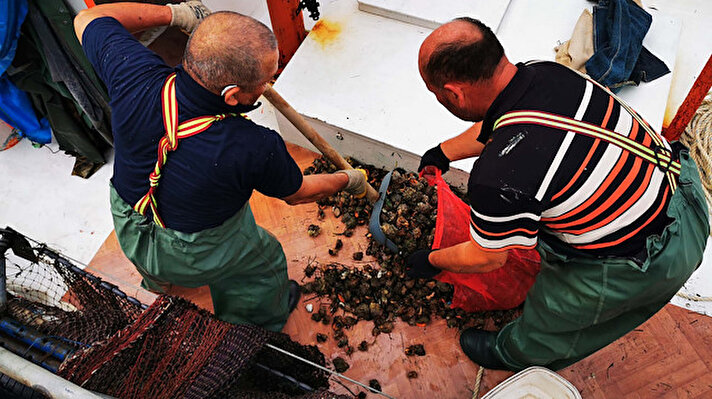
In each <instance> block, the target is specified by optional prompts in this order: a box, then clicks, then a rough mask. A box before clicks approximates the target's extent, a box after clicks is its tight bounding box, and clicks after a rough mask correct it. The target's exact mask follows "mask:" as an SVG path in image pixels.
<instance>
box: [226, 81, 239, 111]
mask: <svg viewBox="0 0 712 399" xmlns="http://www.w3.org/2000/svg"><path fill="white" fill-rule="evenodd" d="M239 93H240V88H239V87H237V86H235V87H232V88H230V90H228V91H226V92H225V94H224V95H223V99H224V100H225V104H227V105H230V106H232V107H234V106H236V105H237V103H238V101H237V95H238V94H239Z"/></svg>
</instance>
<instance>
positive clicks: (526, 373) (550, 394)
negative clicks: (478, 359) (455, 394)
mask: <svg viewBox="0 0 712 399" xmlns="http://www.w3.org/2000/svg"><path fill="white" fill-rule="evenodd" d="M482 399H581V394H580V393H579V391H578V390H577V389H576V387H574V386H573V385H572V384H571V383H570V382H568V381H566V380H565V379H564V378H563V377H561V376H560V375H558V374H556V373H555V372H553V371H551V370H549V369H546V368H544V367H529V368H528V369H526V370H522V371H520V372H518V373H517V374H515V375H513V376H511V377H509V378H507V379H506V380H504V381H503V382H502V383H501V384H499V385H497V386H496V387H494V388H493V389H492V390H491V391H489V392H487V394H486V395H485V396H483V397H482Z"/></svg>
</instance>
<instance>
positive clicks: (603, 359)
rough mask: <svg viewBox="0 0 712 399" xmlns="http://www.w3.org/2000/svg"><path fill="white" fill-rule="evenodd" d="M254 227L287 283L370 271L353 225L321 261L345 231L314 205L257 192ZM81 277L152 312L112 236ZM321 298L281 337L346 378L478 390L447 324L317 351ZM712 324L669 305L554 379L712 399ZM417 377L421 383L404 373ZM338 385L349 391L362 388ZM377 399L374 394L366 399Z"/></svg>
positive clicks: (202, 296)
mask: <svg viewBox="0 0 712 399" xmlns="http://www.w3.org/2000/svg"><path fill="white" fill-rule="evenodd" d="M289 151H290V153H291V154H292V156H293V157H294V159H295V160H296V161H297V163H298V164H299V165H300V167H302V168H304V167H306V166H308V165H309V164H311V162H312V160H313V159H314V157H315V156H316V154H315V153H313V152H311V151H308V150H305V149H303V148H301V147H297V146H294V145H289ZM250 205H251V207H252V211H253V213H254V215H255V220H256V221H257V223H258V224H260V225H261V226H263V227H264V228H266V229H267V230H269V231H270V232H272V233H273V234H274V235H276V236H277V238H278V239H279V241H280V242H281V243H282V246H283V247H284V251H285V253H286V255H287V261H288V267H289V276H290V278H292V279H294V280H297V281H303V280H304V279H303V278H304V274H303V269H304V267H305V266H306V265H307V264H308V263H309V262H313V261H314V260H316V261H318V262H321V263H327V262H339V263H343V264H345V265H353V266H354V267H359V266H363V265H366V264H368V263H374V260H373V258H370V257H369V256H364V259H363V260H362V261H354V260H352V258H351V254H352V253H353V252H355V251H365V249H366V247H367V245H368V244H367V240H366V237H365V234H366V229H365V227H364V226H360V227H359V229H357V230H356V232H355V234H354V235H353V237H351V238H348V239H343V238H342V239H343V241H344V247H343V249H342V250H341V251H340V252H339V254H338V256H335V257H334V256H331V255H329V254H328V249H329V248H333V246H334V243H335V241H336V238H337V236H334V233H336V232H341V231H343V229H344V228H343V225H342V224H341V222H340V221H339V220H336V219H335V218H334V217H333V215H331V213H330V212H326V215H327V216H326V218H325V219H323V220H318V218H317V206H316V205H314V204H305V205H298V206H289V205H287V204H286V203H284V202H283V201H281V200H278V199H274V198H268V197H265V196H263V195H261V194H259V193H255V194H254V195H253V196H252V199H251V200H250ZM310 224H317V225H319V226H320V227H321V229H322V233H321V234H320V235H319V236H317V237H315V238H310V237H309V236H307V232H306V230H307V226H309V225H310ZM88 270H90V271H92V272H93V273H96V274H98V275H100V276H102V277H103V278H105V279H106V280H108V281H111V282H112V283H115V284H117V285H119V286H120V287H121V289H122V290H123V291H124V292H126V293H127V294H129V295H134V296H136V297H137V298H139V299H140V300H142V301H143V302H144V303H150V302H151V301H152V300H153V298H154V297H155V295H154V294H152V293H150V292H148V291H145V290H143V289H141V288H140V286H139V284H140V281H141V277H140V276H139V274H138V273H137V272H136V271H135V269H134V267H133V265H132V264H131V263H130V262H129V260H128V259H126V257H125V256H124V255H123V253H122V252H121V249H120V248H119V245H118V243H117V241H116V235H115V234H114V233H112V234H111V235H110V236H109V237H108V238H107V240H106V241H105V242H104V244H103V245H102V247H101V248H100V249H99V251H98V252H97V254H96V256H95V257H94V258H93V260H92V261H91V263H90V264H89V268H88ZM171 294H174V295H179V296H183V297H186V298H188V299H190V300H191V301H193V302H194V303H196V304H197V305H199V306H202V307H204V308H206V309H212V303H211V299H210V292H209V289H208V288H207V287H200V288H196V289H188V288H182V287H174V288H173V290H172V291H171ZM318 301H319V299H318V298H315V297H314V296H313V295H305V296H303V298H302V299H301V303H300V304H299V306H298V307H297V309H296V310H295V311H294V312H293V313H292V315H291V316H290V318H289V321H288V322H287V325H286V326H285V328H284V332H285V333H287V334H289V335H290V336H291V337H292V339H294V340H295V341H298V342H300V343H302V344H314V345H318V346H319V348H320V350H321V351H322V352H323V353H324V354H325V356H326V357H327V359H333V358H335V357H337V356H341V357H342V358H344V359H346V360H347V362H348V363H349V364H350V366H351V368H349V370H347V371H346V372H345V373H344V374H345V375H346V376H348V377H350V378H353V379H355V380H358V381H361V382H364V383H366V384H368V381H369V380H371V379H377V380H378V381H379V383H380V384H381V387H382V389H383V392H385V393H387V394H389V395H391V396H393V397H397V398H410V399H417V398H433V397H437V398H443V399H445V398H470V397H472V390H473V389H474V387H475V380H476V376H477V371H478V366H477V365H475V364H474V363H473V362H472V361H470V360H469V359H468V358H467V357H466V356H465V355H464V354H463V353H462V351H461V350H460V347H459V344H458V335H457V331H456V330H455V329H451V328H447V326H446V325H445V322H444V320H441V319H440V320H434V321H433V322H432V323H431V324H429V325H428V326H427V327H411V326H409V325H407V324H406V323H404V322H401V321H398V322H396V327H395V329H394V330H393V332H392V333H390V334H381V335H379V336H378V337H376V338H374V337H373V336H372V335H371V329H372V328H373V325H372V323H371V322H365V321H362V322H360V323H358V324H357V325H355V326H354V327H352V329H351V330H349V331H348V332H347V336H348V337H349V342H351V344H352V345H357V343H358V342H361V341H362V340H366V341H367V342H369V343H371V342H372V344H371V345H370V348H369V350H368V351H367V352H359V351H355V352H354V353H353V354H352V355H351V357H349V356H346V355H345V353H344V351H343V350H342V349H341V348H338V347H337V346H336V342H335V341H334V340H333V339H331V338H329V339H328V340H327V341H326V342H325V343H320V344H317V341H316V334H317V333H325V334H327V335H329V336H331V334H329V330H330V329H331V327H330V326H327V325H324V324H321V323H317V322H314V321H312V320H311V315H310V314H309V313H308V312H307V311H306V309H305V304H306V303H312V304H314V308H315V309H317V308H318V306H317V304H318ZM710 331H712V318H710V317H708V316H705V315H702V314H699V313H695V312H692V311H689V310H686V309H684V308H681V307H678V306H675V305H667V306H666V307H665V308H664V309H662V310H661V311H660V312H658V313H657V314H656V315H655V316H654V317H653V318H652V319H650V320H649V321H648V322H647V323H645V324H643V325H642V326H640V327H639V328H637V329H635V330H634V331H631V332H630V333H629V334H627V335H625V336H624V337H622V338H621V339H619V340H617V341H615V342H614V343H612V344H610V345H609V346H607V347H606V348H604V349H602V350H600V351H599V352H597V353H595V354H593V355H591V356H589V357H588V358H586V359H584V360H582V361H580V362H578V363H576V364H574V365H572V366H570V367H568V368H566V369H563V370H560V371H559V374H560V375H561V376H563V377H564V378H566V379H567V380H569V381H571V383H573V384H574V386H576V388H577V389H578V390H579V391H580V392H581V394H582V396H583V397H584V398H587V399H588V398H631V399H634V398H653V397H655V398H709V397H712V334H710ZM413 344H424V346H425V350H426V356H424V357H417V356H415V357H407V356H406V355H405V353H404V349H405V348H406V347H407V346H409V345H413ZM409 371H416V372H417V373H418V378H416V379H408V378H407V376H406V374H407V373H408V372H409ZM510 375H512V373H510V372H504V371H493V370H487V371H485V373H484V377H483V381H482V384H481V390H480V396H481V395H482V394H484V393H485V392H487V391H489V390H490V389H492V388H493V387H494V386H496V385H497V384H499V383H500V382H502V381H503V380H504V379H506V378H507V377H509V376H510ZM335 380H336V379H333V380H332V390H333V391H334V392H339V393H348V391H347V390H346V389H345V387H344V386H341V385H339V384H337V383H336V382H335ZM344 385H345V386H346V387H348V388H349V389H351V390H352V391H353V392H355V393H356V392H358V391H359V387H358V386H355V385H354V384H352V383H349V382H346V381H345V382H344ZM370 397H375V395H370Z"/></svg>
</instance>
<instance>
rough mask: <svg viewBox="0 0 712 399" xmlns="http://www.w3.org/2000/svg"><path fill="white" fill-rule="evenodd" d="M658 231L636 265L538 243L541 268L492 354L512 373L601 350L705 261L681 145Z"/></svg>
mask: <svg viewBox="0 0 712 399" xmlns="http://www.w3.org/2000/svg"><path fill="white" fill-rule="evenodd" d="M680 163H681V164H682V170H681V173H680V178H679V186H678V189H677V190H676V191H675V193H674V194H673V196H672V198H671V200H670V204H669V206H668V209H667V214H668V216H670V217H671V218H672V219H673V221H672V222H671V223H670V224H669V225H668V226H667V227H666V228H665V230H664V231H663V233H662V235H659V236H658V235H655V236H651V237H648V240H647V251H648V259H647V260H646V261H645V263H644V264H643V265H642V266H640V265H638V264H636V263H635V262H633V261H631V260H626V259H621V258H610V259H594V258H591V259H582V258H572V257H567V256H565V255H563V254H559V253H556V252H555V251H553V250H552V249H551V248H550V247H549V246H547V245H546V243H543V242H541V240H540V241H539V246H538V247H537V249H538V251H539V253H540V254H541V258H542V259H541V272H540V273H539V275H538V276H537V279H536V282H535V283H534V286H532V288H531V290H530V291H529V294H528V295H527V299H526V301H525V303H524V312H523V313H522V316H521V317H519V318H518V319H516V320H514V321H513V322H511V323H509V324H508V325H506V326H505V327H504V328H503V329H502V330H501V331H500V332H499V334H498V335H497V344H496V346H495V352H496V354H497V355H498V357H499V358H500V360H502V361H503V362H504V363H505V364H506V365H507V366H509V367H510V368H511V369H512V370H522V369H524V368H526V367H529V366H532V365H541V366H546V367H549V368H551V369H554V370H558V369H561V368H563V367H566V366H568V365H570V364H573V363H575V362H576V361H578V360H581V359H583V358H584V357H586V356H588V355H590V354H591V353H593V352H595V351H596V350H598V349H600V348H603V347H604V346H606V345H608V344H609V343H611V342H613V341H614V340H616V339H618V338H620V337H621V336H623V335H624V334H626V333H628V332H629V331H631V330H633V329H634V328H636V327H637V326H639V325H640V324H642V323H643V322H645V321H646V320H647V319H649V318H650V317H652V316H653V315H654V314H655V313H656V312H657V311H658V310H660V309H661V308H662V307H663V306H665V304H667V303H668V302H669V301H670V299H671V298H672V297H673V296H674V295H675V293H676V292H677V291H678V290H679V289H680V287H682V285H683V284H684V283H685V281H687V279H688V278H689V277H690V275H691V274H692V272H694V271H695V269H696V268H697V267H698V266H699V265H700V263H701V262H702V253H703V252H704V249H705V243H706V241H707V237H708V235H709V223H708V214H707V204H706V202H705V197H704V195H703V193H702V188H701V184H700V177H699V174H698V171H697V166H696V165H695V163H694V161H692V160H691V159H690V157H689V154H688V152H687V151H686V150H683V151H681V152H680Z"/></svg>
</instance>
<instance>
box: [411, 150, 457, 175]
mask: <svg viewBox="0 0 712 399" xmlns="http://www.w3.org/2000/svg"><path fill="white" fill-rule="evenodd" d="M428 165H432V166H435V167H436V168H438V169H440V170H441V171H442V172H443V173H445V172H447V171H448V170H449V169H450V159H449V158H448V157H446V156H445V153H444V152H443V149H442V148H441V147H440V144H438V145H437V146H435V147H433V148H431V149H429V150H428V151H425V154H423V156H422V157H421V158H420V166H418V172H420V171H422V170H423V168H424V167H426V166H428Z"/></svg>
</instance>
